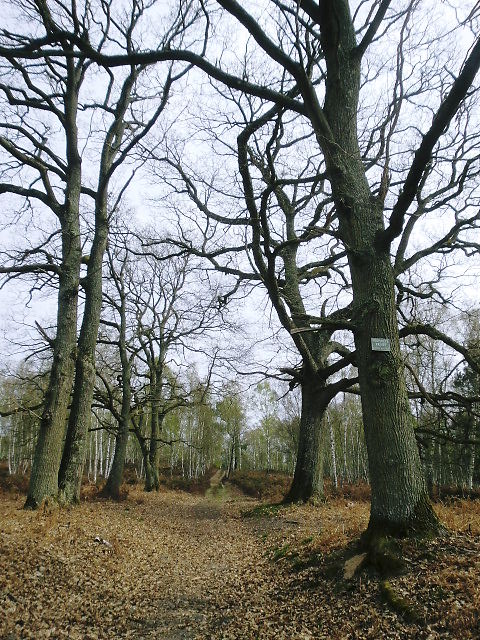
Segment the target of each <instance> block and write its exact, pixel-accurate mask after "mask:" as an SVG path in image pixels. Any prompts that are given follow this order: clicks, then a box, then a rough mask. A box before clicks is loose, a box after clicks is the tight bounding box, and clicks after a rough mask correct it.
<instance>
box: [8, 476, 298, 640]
mask: <svg viewBox="0 0 480 640" xmlns="http://www.w3.org/2000/svg"><path fill="white" fill-rule="evenodd" d="M220 480H221V476H220V477H219V478H214V480H213V483H212V484H213V487H212V491H210V492H208V495H207V496H206V497H205V498H202V497H195V496H190V495H187V494H183V493H172V492H166V493H159V494H144V493H140V492H139V491H138V490H135V494H134V496H132V494H131V495H130V497H129V500H128V502H126V503H118V504H114V503H109V502H102V503H98V502H92V503H83V504H81V505H79V506H78V507H76V508H73V509H70V510H68V511H67V510H57V509H56V510H53V511H48V510H47V511H44V512H37V513H31V512H24V511H21V510H20V509H21V506H22V505H21V500H18V501H17V503H16V504H15V505H14V506H13V505H12V504H8V503H4V502H0V505H1V508H2V511H0V522H2V538H1V543H0V560H1V565H0V566H1V567H2V569H3V568H5V569H6V571H5V573H4V575H3V576H2V578H0V586H1V587H2V595H3V596H4V597H3V598H2V599H1V600H2V601H3V602H1V604H3V605H4V607H3V611H5V612H6V614H7V615H6V617H5V618H4V619H3V622H1V621H0V637H1V638H2V639H8V640H17V638H35V640H41V639H43V638H66V637H68V638H70V639H72V640H77V639H80V638H81V639H92V640H93V639H96V638H108V639H109V640H113V639H114V638H115V639H116V638H135V639H139V640H140V639H142V640H143V639H145V640H147V639H153V638H155V639H157V638H158V639H162V640H177V639H178V640H180V639H185V640H189V639H196V638H199V639H200V638H225V639H228V638H238V639H240V638H246V639H248V638H256V637H262V638H267V637H272V638H273V637H275V638H277V639H279V638H283V637H285V638H303V637H305V638H310V637H311V635H310V634H309V633H308V632H307V631H305V635H303V634H302V632H301V629H298V628H297V621H295V623H294V627H291V626H290V625H288V624H285V628H284V631H282V632H281V633H279V628H278V625H279V624H280V621H279V620H278V617H277V615H276V613H275V612H274V611H273V609H274V608H275V607H274V606H273V600H272V595H271V591H272V588H273V587H274V585H276V584H277V582H278V581H279V576H276V566H275V565H274V564H272V563H271V562H270V561H269V559H268V557H267V555H266V552H265V551H266V550H265V546H264V545H263V544H262V538H261V536H260V535H259V534H258V532H256V531H255V530H254V528H252V526H251V523H250V522H248V520H247V521H246V520H244V519H243V518H242V517H241V513H240V510H241V509H242V508H245V507H247V506H251V502H248V501H245V499H244V500H243V501H242V500H238V498H231V497H230V496H229V494H228V490H227V489H224V488H223V487H222V485H221V484H220ZM132 498H133V500H132ZM12 507H13V508H12ZM13 512H14V513H13ZM32 538H33V539H32ZM9 543H11V544H9ZM15 556H16V557H15ZM19 566H20V569H21V573H23V575H22V576H21V580H19V578H20V576H19ZM33 594H35V597H32V596H33ZM274 621H275V624H274ZM272 625H274V626H275V627H276V631H275V633H274V634H273V633H272V635H270V634H269V632H268V629H269V627H271V626H272ZM262 629H263V631H262ZM299 633H300V635H299ZM259 634H260V635H259Z"/></svg>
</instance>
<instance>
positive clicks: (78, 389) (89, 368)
mask: <svg viewBox="0 0 480 640" xmlns="http://www.w3.org/2000/svg"><path fill="white" fill-rule="evenodd" d="M107 236H108V225H107V221H106V218H104V219H102V220H100V221H97V224H96V229H95V238H94V241H93V244H92V249H91V252H90V258H89V262H88V270H87V278H86V287H85V311H84V314H83V320H82V327H81V330H80V337H79V340H78V355H77V360H76V366H75V386H74V390H73V401H72V408H71V410H70V418H69V421H68V429H67V437H66V441H65V448H64V451H63V457H62V462H61V465H60V472H59V478H58V484H59V492H60V498H61V500H62V501H63V502H67V503H69V502H78V500H79V499H80V486H81V482H82V473H83V467H84V464H85V454H86V442H87V434H88V429H89V427H90V421H91V408H92V398H93V387H94V384H95V347H96V343H97V335H98V327H99V324H100V312H101V308H102V262H103V255H104V252H105V247H106V244H107Z"/></svg>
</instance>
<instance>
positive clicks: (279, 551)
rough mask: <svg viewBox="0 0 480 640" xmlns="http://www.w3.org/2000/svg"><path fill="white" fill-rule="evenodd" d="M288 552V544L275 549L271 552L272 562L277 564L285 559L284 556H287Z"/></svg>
mask: <svg viewBox="0 0 480 640" xmlns="http://www.w3.org/2000/svg"><path fill="white" fill-rule="evenodd" d="M289 551H290V545H289V544H286V545H284V546H283V547H277V548H276V549H274V550H273V557H272V560H273V561H274V562H278V561H279V560H281V559H282V558H285V556H286V555H287V553H288V552H289Z"/></svg>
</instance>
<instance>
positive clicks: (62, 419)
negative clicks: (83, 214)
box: [25, 159, 82, 509]
mask: <svg viewBox="0 0 480 640" xmlns="http://www.w3.org/2000/svg"><path fill="white" fill-rule="evenodd" d="M71 173H72V174H74V175H72V177H71V180H72V182H75V181H78V183H77V184H76V185H75V187H74V186H72V188H71V189H70V195H69V197H68V204H69V207H70V208H71V210H70V211H68V212H67V213H66V214H65V219H64V220H63V222H62V256H63V259H62V271H61V274H60V278H59V286H58V312H57V333H56V336H55V341H54V344H53V362H52V368H51V371H50V378H49V382H48V389H47V393H46V396H45V405H44V408H43V412H42V418H41V422H40V430H39V434H38V439H37V444H36V447H35V455H34V459H33V466H32V472H31V474H30V483H29V487H28V494H27V499H26V502H25V508H27V509H36V508H38V507H39V506H40V504H41V503H42V501H43V500H44V499H45V498H48V497H50V496H56V495H57V492H58V469H59V467H60V460H61V457H62V449H63V441H64V437H65V428H66V420H67V413H68V403H69V400H70V394H71V392H72V385H73V373H74V366H75V350H76V342H77V304H78V286H79V278H80V263H81V257H82V252H81V244H80V229H79V222H78V202H79V198H80V160H79V159H78V166H77V168H76V170H75V171H73V169H72V171H71Z"/></svg>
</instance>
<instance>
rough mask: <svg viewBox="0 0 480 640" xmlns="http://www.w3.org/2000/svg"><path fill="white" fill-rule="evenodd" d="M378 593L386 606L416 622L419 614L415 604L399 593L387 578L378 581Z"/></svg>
mask: <svg viewBox="0 0 480 640" xmlns="http://www.w3.org/2000/svg"><path fill="white" fill-rule="evenodd" d="M380 593H381V595H382V598H383V599H384V601H385V602H386V603H387V604H388V606H389V607H390V608H391V609H393V611H395V612H396V613H399V614H400V615H401V616H403V617H404V618H405V619H406V620H408V621H410V622H418V621H419V620H420V619H421V617H422V616H421V614H420V611H419V610H418V608H417V607H416V605H415V604H414V603H413V602H411V601H410V600H408V599H407V598H404V597H403V596H401V595H399V594H398V593H397V592H396V591H395V589H394V588H393V587H392V585H391V583H390V582H389V581H388V580H383V581H382V582H381V583H380Z"/></svg>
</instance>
